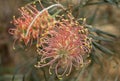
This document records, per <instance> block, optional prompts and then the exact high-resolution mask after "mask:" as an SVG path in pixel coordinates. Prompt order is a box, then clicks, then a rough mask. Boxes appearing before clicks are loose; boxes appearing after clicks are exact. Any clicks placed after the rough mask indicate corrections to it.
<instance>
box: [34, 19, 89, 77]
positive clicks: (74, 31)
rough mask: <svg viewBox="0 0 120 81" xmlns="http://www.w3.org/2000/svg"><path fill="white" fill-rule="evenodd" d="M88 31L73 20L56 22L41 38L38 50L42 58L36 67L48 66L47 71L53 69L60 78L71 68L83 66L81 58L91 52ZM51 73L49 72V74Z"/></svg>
mask: <svg viewBox="0 0 120 81" xmlns="http://www.w3.org/2000/svg"><path fill="white" fill-rule="evenodd" d="M88 34H89V32H88V30H87V29H86V28H85V27H83V26H81V25H79V24H78V22H76V21H74V20H73V19H71V18H69V19H62V20H61V21H58V22H56V25H55V28H54V29H53V30H50V31H49V34H48V37H46V38H43V39H42V41H43V42H41V47H40V48H39V49H38V52H39V54H40V55H41V56H42V57H41V59H40V61H39V62H38V64H37V65H35V66H36V67H44V66H47V65H49V66H50V68H49V71H50V70H51V69H55V73H56V75H57V76H58V77H59V78H60V77H62V76H63V75H65V74H66V76H68V75H69V74H70V73H71V70H72V67H75V68H79V67H80V66H82V65H84V64H85V62H84V58H83V56H85V55H89V53H90V51H91V40H90V38H89V37H88ZM50 73H51V72H50Z"/></svg>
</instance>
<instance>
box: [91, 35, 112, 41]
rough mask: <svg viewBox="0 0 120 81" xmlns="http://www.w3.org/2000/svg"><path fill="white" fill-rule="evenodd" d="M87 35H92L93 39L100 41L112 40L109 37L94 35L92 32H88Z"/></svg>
mask: <svg viewBox="0 0 120 81" xmlns="http://www.w3.org/2000/svg"><path fill="white" fill-rule="evenodd" d="M89 36H90V37H92V38H93V39H94V40H100V41H105V42H112V39H109V38H104V37H100V36H95V35H92V34H90V35H89Z"/></svg>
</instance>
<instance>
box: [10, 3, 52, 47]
mask: <svg viewBox="0 0 120 81" xmlns="http://www.w3.org/2000/svg"><path fill="white" fill-rule="evenodd" d="M19 11H20V12H21V17H18V18H17V19H16V18H15V17H13V21H12V23H13V24H14V25H15V26H16V28H15V29H13V28H12V29H10V31H9V32H10V33H11V34H12V35H13V36H14V37H15V39H16V40H18V41H23V42H24V43H25V45H27V44H28V43H29V42H31V43H32V41H33V40H37V42H38V43H37V45H38V44H39V39H40V38H42V37H43V36H44V35H45V34H47V31H48V30H50V29H51V27H54V26H53V25H54V19H53V18H52V17H51V16H50V15H49V13H48V12H47V11H45V12H43V13H42V14H40V15H39V11H38V10H37V8H36V7H35V5H27V6H25V7H22V8H20V9H19Z"/></svg>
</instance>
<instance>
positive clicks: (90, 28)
mask: <svg viewBox="0 0 120 81" xmlns="http://www.w3.org/2000/svg"><path fill="white" fill-rule="evenodd" d="M86 27H87V28H88V29H89V30H90V31H91V32H96V33H97V34H105V35H108V36H110V37H114V38H116V36H115V35H113V34H111V33H108V32H105V31H102V30H99V29H97V28H95V27H93V26H91V25H86Z"/></svg>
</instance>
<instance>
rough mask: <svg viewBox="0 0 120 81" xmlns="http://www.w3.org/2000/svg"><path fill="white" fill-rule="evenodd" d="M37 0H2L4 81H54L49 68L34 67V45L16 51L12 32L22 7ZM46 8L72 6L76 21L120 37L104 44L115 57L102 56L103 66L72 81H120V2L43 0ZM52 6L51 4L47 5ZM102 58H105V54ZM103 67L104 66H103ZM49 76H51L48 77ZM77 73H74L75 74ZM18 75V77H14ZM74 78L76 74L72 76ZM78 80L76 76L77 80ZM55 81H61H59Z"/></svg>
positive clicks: (0, 65)
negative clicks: (84, 20) (57, 3)
mask: <svg viewBox="0 0 120 81" xmlns="http://www.w3.org/2000/svg"><path fill="white" fill-rule="evenodd" d="M32 1H34V0H0V81H11V80H12V79H13V78H14V81H23V80H26V81H49V80H51V81H53V80H52V77H50V79H49V80H46V79H43V80H42V77H41V76H42V75H44V77H45V78H48V77H49V75H48V74H47V71H44V70H45V69H42V70H40V71H38V70H37V69H35V68H34V67H33V64H34V61H35V59H33V58H34V57H35V56H36V55H37V52H36V48H35V47H34V46H32V47H29V48H27V49H26V48H19V46H18V47H17V45H16V47H17V49H16V50H13V48H12V45H13V41H14V39H13V37H12V36H11V35H10V34H9V33H8V30H9V28H12V27H14V25H13V24H11V23H10V21H11V20H12V18H13V16H19V11H18V8H19V7H21V6H24V5H26V4H27V3H29V2H32ZM41 1H42V3H43V5H44V4H45V5H46V6H49V5H50V4H51V3H52V2H54V3H56V2H60V3H61V4H63V5H64V6H66V7H70V8H71V10H72V14H73V15H74V16H75V18H77V19H78V18H87V24H89V25H92V26H94V27H96V28H98V29H100V30H103V31H106V32H109V33H112V34H114V35H116V38H114V40H113V41H112V42H106V43H104V46H106V47H108V48H109V49H110V50H112V51H113V52H114V55H112V56H110V55H104V56H102V57H100V58H99V59H100V60H101V63H102V64H101V63H100V64H97V63H94V64H93V65H92V66H91V67H92V68H89V69H91V70H89V69H88V70H86V71H85V72H83V74H82V75H80V76H78V77H79V78H77V80H74V79H73V80H72V81H120V5H119V2H120V1H119V0H41ZM47 4H48V5H47ZM98 53H100V55H102V53H101V52H98ZM101 65H102V66H101ZM45 74H47V75H46V76H45ZM73 74H74V73H73ZM13 75H15V77H13ZM71 76H72V75H71ZM73 78H74V77H73ZM54 81H59V80H57V79H55V80H54ZM64 81H68V80H67V79H65V80H64Z"/></svg>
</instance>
